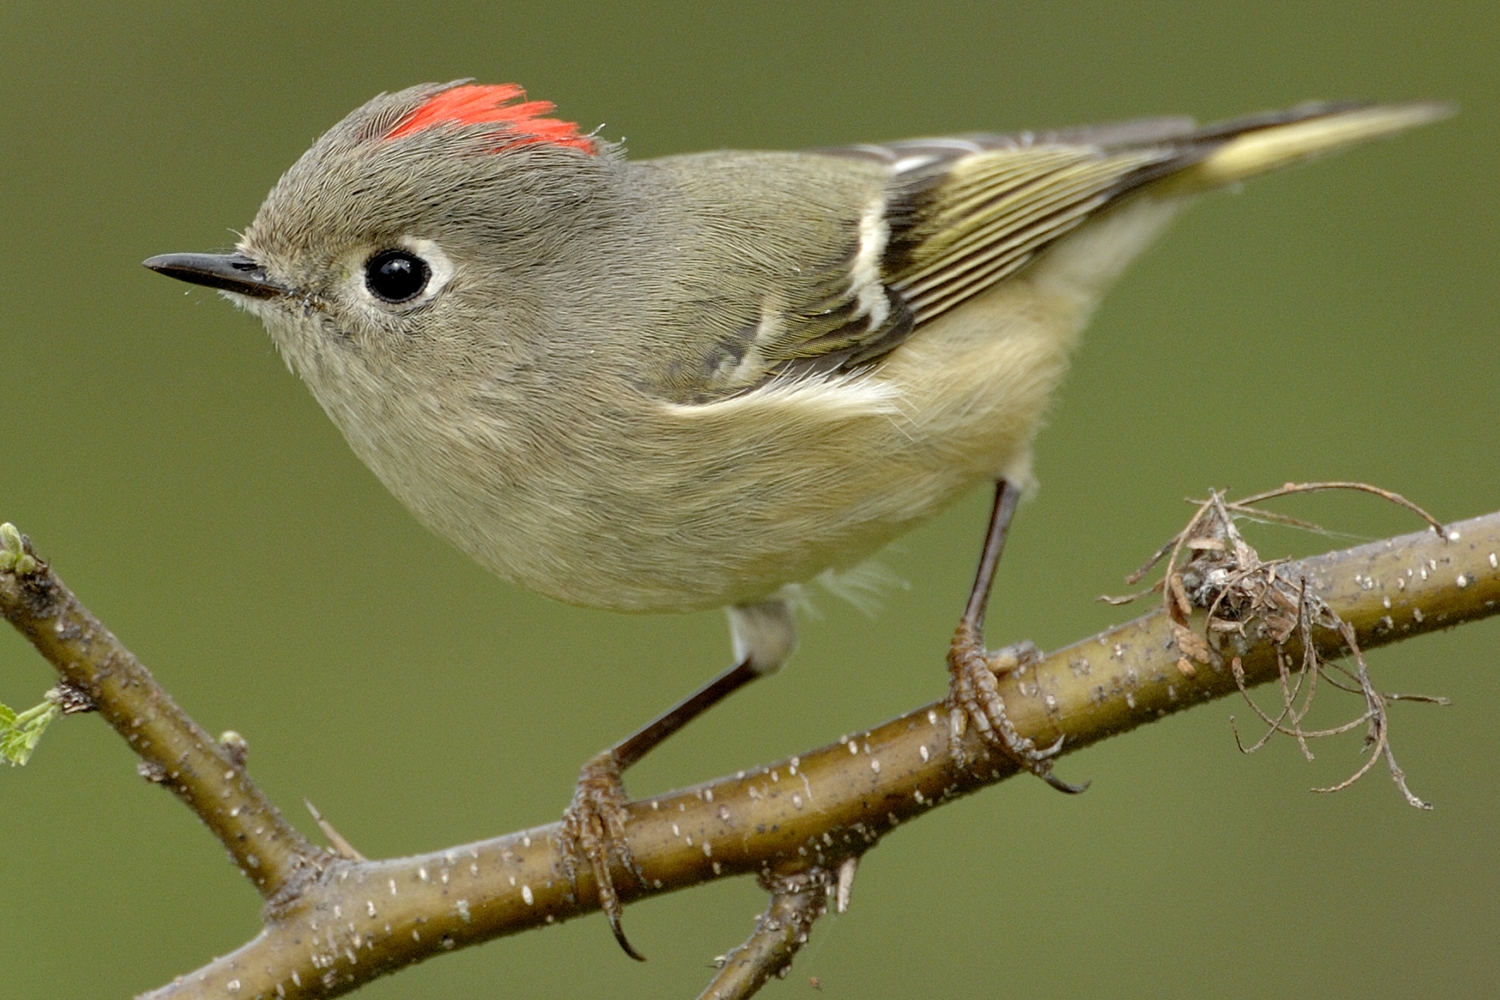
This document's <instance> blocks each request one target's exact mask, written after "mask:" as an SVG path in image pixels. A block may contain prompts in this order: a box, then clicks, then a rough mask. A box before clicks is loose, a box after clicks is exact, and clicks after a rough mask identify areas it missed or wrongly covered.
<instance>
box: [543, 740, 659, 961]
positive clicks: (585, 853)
mask: <svg viewBox="0 0 1500 1000" xmlns="http://www.w3.org/2000/svg"><path fill="white" fill-rule="evenodd" d="M628 801H629V799H628V798H627V797H626V795H625V782H624V781H623V780H622V779H621V777H620V763H619V760H618V759H617V757H616V756H615V754H614V752H613V751H610V750H606V751H605V752H604V753H601V754H600V755H599V756H597V757H595V758H593V759H592V760H590V761H589V762H588V763H587V764H585V765H583V769H582V770H581V771H580V772H579V774H578V784H577V786H575V787H574V789H573V801H572V802H571V803H569V805H568V809H567V811H566V812H565V813H563V821H562V830H561V832H560V833H559V836H558V839H559V842H560V843H559V847H560V848H561V850H560V851H559V855H560V857H561V858H562V865H563V873H564V874H565V875H567V877H568V881H570V882H571V883H572V884H573V892H574V893H575V894H577V893H578V891H579V889H578V885H579V876H580V875H581V874H583V873H584V872H585V871H587V872H588V873H590V874H591V875H592V876H593V878H594V887H595V888H594V891H595V892H597V893H598V894H599V909H601V910H603V911H604V916H605V918H606V919H607V920H608V921H609V929H610V931H611V932H612V933H613V934H614V936H615V940H616V941H618V942H619V944H620V947H621V948H623V949H624V950H625V954H627V955H629V956H630V957H631V958H633V959H635V960H636V961H638V962H644V961H645V960H646V957H645V956H644V955H642V954H641V953H640V952H638V951H636V950H635V949H634V948H632V947H631V945H630V941H629V940H627V939H626V937H625V932H624V931H623V930H622V929H621V928H620V914H621V912H622V911H623V910H624V907H623V906H622V905H621V904H620V897H619V894H618V893H617V892H616V891H615V880H614V875H613V874H612V866H613V865H618V866H619V867H620V868H623V869H624V870H626V871H628V872H630V873H631V874H632V875H634V876H635V878H636V879H637V880H638V881H641V882H644V881H645V879H644V877H643V876H642V875H641V870H640V868H639V867H638V866H637V865H636V863H635V858H634V857H633V856H632V855H631V853H630V845H629V844H628V843H627V842H626V840H625V821H626V819H627V818H628V817H627V815H626V811H625V804H626V803H627V802H628Z"/></svg>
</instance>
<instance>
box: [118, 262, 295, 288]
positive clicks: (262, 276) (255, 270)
mask: <svg viewBox="0 0 1500 1000" xmlns="http://www.w3.org/2000/svg"><path fill="white" fill-rule="evenodd" d="M142 263H143V264H145V265H146V266H147V267H149V268H150V269H151V270H153V271H155V272H156V273H157V274H165V275H166V276H167V277H169V278H176V279H178V280H179V281H188V282H192V283H193V284H195V285H207V286H208V287H209V288H222V289H224V290H225V291H226V292H238V293H239V294H241V295H249V296H251V297H252V298H257V299H273V298H276V297H277V296H281V295H290V294H292V292H291V289H289V288H286V287H284V286H282V285H278V284H277V283H276V282H274V281H272V280H271V279H270V278H268V277H266V269H265V268H263V267H261V266H260V265H259V264H257V263H256V262H255V261H253V260H251V259H250V258H249V257H246V256H245V255H244V254H242V253H164V254H162V255H160V256H159V257H152V258H150V259H148V260H145V261H142Z"/></svg>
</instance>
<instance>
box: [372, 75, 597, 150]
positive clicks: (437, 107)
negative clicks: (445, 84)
mask: <svg viewBox="0 0 1500 1000" xmlns="http://www.w3.org/2000/svg"><path fill="white" fill-rule="evenodd" d="M556 107H557V106H556V105H555V104H553V103H552V102H551V101H528V100H526V91H524V90H522V89H521V88H520V87H518V86H516V85H515V84H513V83H498V84H465V85H464V86H461V87H454V88H452V89H450V90H445V91H443V92H442V93H441V94H437V95H435V96H433V97H431V98H429V99H428V100H427V101H426V102H425V103H424V104H422V105H420V106H418V107H417V108H415V109H414V110H413V111H412V112H411V113H410V114H408V115H407V116H406V117H405V118H403V119H401V120H400V121H399V122H397V123H396V125H395V127H394V128H392V129H391V130H390V131H389V132H387V133H386V134H385V138H387V139H400V138H401V137H402V136H408V135H412V134H414V133H416V132H420V131H422V130H423V129H426V128H432V127H434V126H436V125H444V124H448V123H452V124H455V125H483V124H487V123H491V122H493V123H495V124H500V125H508V126H510V131H511V134H510V135H508V136H506V137H505V138H504V140H502V142H501V143H500V144H499V145H497V146H496V147H495V152H497V153H498V152H500V151H501V150H505V149H514V148H515V147H516V146H529V145H533V144H535V143H540V142H546V143H551V144H553V145H555V146H570V147H572V148H573V149H581V150H583V151H584V152H585V153H597V152H598V150H597V149H596V147H595V146H594V140H593V139H592V138H590V137H589V136H586V135H579V134H578V126H577V124H575V123H573V122H565V121H560V120H558V119H556V118H547V117H544V116H545V115H546V114H547V113H548V112H550V111H553V110H555V109H556Z"/></svg>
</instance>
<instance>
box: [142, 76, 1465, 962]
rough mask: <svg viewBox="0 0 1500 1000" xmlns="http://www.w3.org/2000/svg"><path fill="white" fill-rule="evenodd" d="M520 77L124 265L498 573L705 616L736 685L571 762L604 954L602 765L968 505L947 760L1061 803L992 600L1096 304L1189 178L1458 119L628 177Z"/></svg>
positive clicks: (326, 152) (545, 586)
mask: <svg viewBox="0 0 1500 1000" xmlns="http://www.w3.org/2000/svg"><path fill="white" fill-rule="evenodd" d="M555 110H556V108H555V107H554V105H552V104H551V103H550V102H547V101H541V100H532V99H530V98H529V97H528V96H527V95H526V93H525V91H524V90H522V88H520V87H519V86H517V85H514V84H499V85H484V84H475V83H473V82H471V81H469V80H456V81H451V82H447V83H437V84H424V85H420V86H416V87H411V88H408V89H405V90H401V91H398V92H395V93H389V94H381V95H379V96H377V97H375V98H374V99H373V100H371V101H369V102H368V103H366V104H365V105H363V106H362V107H360V108H358V109H356V110H355V111H353V112H352V113H350V114H349V115H348V116H347V117H345V118H344V119H343V120H342V121H340V122H339V123H338V124H336V125H335V126H334V127H333V128H332V129H330V130H329V131H328V132H327V133H326V134H325V135H323V136H322V137H321V138H320V139H318V140H317V141H316V143H314V145H313V146H312V147H311V148H310V149H309V150H308V151H307V152H306V153H305V154H304V155H303V156H302V157H301V158H300V159H299V160H298V161H297V162H296V163H295V164H293V165H292V167H291V168H290V169H288V170H287V172H286V173H285V174H284V175H283V176H282V177H281V178H280V180H279V181H278V182H277V183H276V184H275V186H274V187H273V188H272V190H271V192H270V194H269V195H268V196H267V198H266V200H265V202H264V204H263V205H262V206H261V208H260V210H259V212H258V213H257V214H256V216H255V218H254V220H253V222H252V223H251V224H250V226H249V227H248V228H247V229H246V230H245V231H244V233H243V236H242V238H241V239H240V240H239V241H238V243H237V244H236V246H235V248H234V249H233V250H232V251H229V252H224V253H173V254H164V255H160V256H156V257H152V258H150V259H149V260H147V261H145V266H146V267H148V268H150V269H152V270H154V271H157V272H159V273H161V274H164V275H167V276H170V277H173V278H178V279H181V280H184V281H188V282H192V283H195V284H198V285H203V286H207V287H209V288H213V289H217V290H219V291H221V292H222V293H223V294H224V295H225V297H227V298H228V299H229V300H230V301H232V302H233V303H235V304H236V305H238V306H240V307H242V308H243V309H245V310H246V311H248V312H250V313H252V314H253V315H255V316H257V317H259V318H260V319H261V320H262V321H263V322H264V325H265V327H266V329H267V331H268V332H269V334H270V336H271V339H272V340H273V341H274V343H275V345H276V347H277V348H278V349H279V351H280V352H281V354H282V355H283V356H284V358H285V359H286V361H287V363H288V365H289V366H290V367H291V368H292V369H293V370H294V371H295V372H296V373H297V374H298V375H300V376H301V378H302V380H303V381H304V382H305V383H306V384H307V386H308V388H309V389H310V390H311V391H312V394H313V396H314V397H315V398H316V399H317V401H318V402H319V403H320V404H321V405H322V407H323V409H324V410H325V411H326V412H327V414H328V416H329V417H330V418H331V419H332V421H333V423H334V424H335V425H336V426H337V427H338V428H339V429H340V430H341V431H342V432H343V435H344V437H345V438H346V440H347V441H348V443H349V445H350V447H351V448H352V449H353V450H354V452H355V453H356V454H357V455H358V456H359V457H360V458H361V459H362V460H363V461H364V463H365V464H366V465H367V466H369V468H370V469H371V470H372V471H373V472H374V473H375V475H376V476H377V477H378V478H379V479H380V480H381V482H382V483H384V484H385V486H386V487H387V488H388V489H389V490H390V491H391V492H392V493H393V494H394V495H395V496H396V497H397V498H398V499H399V500H400V501H401V502H402V503H403V504H404V505H405V506H406V507H407V508H409V509H410V510H411V512H412V513H413V514H414V515H415V516H416V518H417V519H418V520H419V521H420V522H422V523H423V524H424V525H426V526H427V527H428V528H430V529H431V530H433V531H434V532H436V533H437V534H438V535H440V536H442V537H443V538H445V539H447V540H448V541H450V542H451V543H452V544H454V545H455V546H456V547H458V548H459V549H460V550H462V551H463V552H465V553H467V554H468V555H469V556H471V557H473V558H474V559H475V560H477V561H478V562H479V563H480V564H482V565H483V566H485V567H487V568H488V569H490V570H492V571H493V572H495V573H496V574H498V575H499V576H501V577H503V578H505V579H507V580H510V581H513V582H515V583H517V584H519V585H521V586H523V587H526V588H529V589H531V590H533V591H537V592H539V593H541V594H545V595H547V596H549V597H552V598H555V599H557V600H560V601H564V602H567V603H570V604H575V605H582V606H585V607H593V608H607V609H612V610H616V611H623V612H647V613H649V612H684V611H694V610H701V609H708V608H724V609H726V610H727V614H728V618H729V626H730V635H731V641H732V646H733V650H734V655H733V661H732V666H731V667H730V668H729V669H728V670H726V671H724V672H723V673H721V674H719V675H718V676H717V677H715V678H714V679H713V680H712V681H710V682H709V683H708V684H706V685H705V686H704V687H702V688H701V689H699V690H698V691H696V692H694V693H693V694H691V695H689V696H688V697H687V698H685V699H684V700H683V701H681V702H680V703H678V704H677V705H676V706H674V707H673V708H671V709H669V710H668V711H667V712H665V713H664V714H663V715H662V716H660V717H658V718H657V719H656V720H654V721H653V722H651V723H649V724H648V725H646V726H644V727H642V728H641V729H640V730H638V731H637V732H635V733H634V734H632V735H631V736H629V737H627V738H626V739H624V740H621V741H620V742H618V743H616V744H614V745H613V746H612V747H610V748H609V749H607V750H605V751H603V752H601V753H600V754H599V755H597V756H596V757H594V758H592V759H591V760H590V761H588V762H587V763H586V764H585V765H584V766H583V768H582V770H581V772H580V777H579V782H578V785H577V786H576V788H575V792H574V796H573V799H572V801H571V803H570V805H569V807H568V809H567V812H566V813H565V816H564V823H563V824H562V827H561V830H562V833H561V834H560V837H561V840H562V847H563V852H562V856H563V857H564V864H565V865H566V867H567V875H568V876H569V877H570V878H571V879H572V880H573V883H574V885H575V887H576V886H578V885H579V884H580V882H579V877H580V875H582V874H583V873H588V874H590V875H592V878H593V882H594V886H595V891H596V892H597V893H598V896H599V900H600V904H601V908H602V909H603V911H604V912H605V914H606V916H607V918H608V921H609V925H610V928H611V930H612V932H613V933H614V936H615V938H616V939H617V940H618V941H619V943H620V945H621V946H622V947H623V948H624V950H625V951H626V953H627V954H629V955H631V956H632V957H635V958H639V957H640V955H639V953H637V952H636V951H635V950H634V948H633V947H632V946H631V945H630V943H629V941H628V939H627V938H626V937H625V935H624V932H623V930H622V929H621V920H620V912H621V903H620V900H619V895H618V892H617V890H616V888H615V884H616V879H617V878H621V877H632V876H633V877H636V878H639V877H640V876H639V870H638V869H637V868H636V866H635V864H634V861H633V858H632V857H631V855H630V852H629V846H628V829H627V828H626V822H625V815H626V814H625V811H624V804H625V802H626V801H627V799H626V794H625V789H624V784H623V773H624V771H625V770H626V769H628V768H629V767H630V766H631V765H633V764H634V763H636V762H638V761H639V760H640V759H641V758H642V757H643V756H644V755H645V754H646V753H647V752H649V751H650V750H651V749H652V748H653V747H655V746H657V745H659V744H660V743H661V742H662V740H664V739H666V738H667V737H668V736H670V735H671V734H672V733H673V732H676V731H677V730H679V729H681V728H682V727H683V726H684V725H686V724H687V723H688V722H689V721H691V720H692V719H693V718H695V717H696V716H698V715H700V714H701V713H702V712H703V711H705V710H706V709H707V708H709V707H710V706H712V705H713V704H715V703H717V702H718V701H720V700H722V699H723V698H724V697H726V696H727V695H728V694H729V693H731V692H732V691H734V690H736V689H738V688H740V687H742V686H743V685H745V684H747V683H749V682H750V681H752V680H754V679H756V678H759V677H762V676H766V675H768V674H771V673H774V672H776V671H777V670H778V669H779V668H780V667H781V666H782V664H783V663H785V661H786V660H787V659H788V657H790V656H791V654H792V651H793V649H794V648H795V645H796V639H797V628H796V623H795V620H794V615H793V609H792V599H793V592H794V590H793V589H794V588H795V587H796V586H797V585H799V584H801V583H802V582H804V581H807V580H810V579H812V578H815V577H817V576H818V575H819V574H821V573H823V572H825V571H828V570H830V569H833V570H837V569H843V568H848V567H852V566H857V565H859V564H860V563H862V562H863V561H865V560H867V559H869V558H870V557H872V556H873V555H874V554H875V553H877V552H878V551H879V550H880V549H881V548H882V547H883V546H885V545H886V543H887V542H889V541H891V540H892V539H893V538H895V537H897V536H899V535H901V534H902V533H904V532H906V531H908V530H910V529H911V528H913V527H915V526H916V525H917V524H919V523H921V522H923V521H924V520H926V519H928V518H930V517H932V516H934V515H935V514H937V513H938V512H940V511H941V510H943V509H944V508H946V507H948V506H949V505H951V504H953V503H954V502H955V501H957V500H958V499H959V498H960V497H962V496H964V495H966V494H968V493H969V492H970V491H971V490H973V489H975V488H978V487H979V486H981V485H988V486H991V487H993V489H994V505H993V508H992V511H991V517H990V522H989V526H988V530H987V532H986V535H985V542H984V545H983V547H982V549H981V554H980V559H979V569H978V572H977V573H976V577H975V581H974V585H973V587H972V589H971V592H970V596H969V599H968V601H967V603H966V606H965V608H964V609H963V612H962V614H961V615H960V619H959V625H958V627H957V629H956V630H955V632H954V637H953V641H952V643H951V646H950V649H949V650H948V656H947V660H948V670H949V675H950V676H949V695H948V704H949V708H950V722H951V729H952V732H953V735H954V737H955V738H954V740H953V747H954V750H953V752H954V753H955V754H957V755H961V750H960V749H959V740H958V737H961V736H962V735H963V734H964V732H965V731H966V730H967V729H968V728H969V727H973V728H974V729H976V730H977V731H978V733H979V736H980V738H981V739H982V740H983V741H984V742H985V743H986V744H987V745H989V746H991V747H993V748H994V749H996V750H997V751H998V752H1000V753H1002V754H1005V755H1007V756H1009V757H1010V758H1012V759H1014V760H1015V761H1016V762H1017V763H1019V764H1020V765H1022V766H1023V767H1024V768H1026V769H1027V770H1029V771H1031V772H1033V773H1035V774H1036V775H1038V776H1039V777H1041V778H1043V779H1044V780H1046V781H1048V783H1049V784H1052V785H1053V786H1054V787H1057V788H1058V789H1060V790H1062V791H1066V792H1076V791H1079V790H1081V787H1082V786H1078V785H1072V784H1069V783H1067V782H1064V781H1062V780H1061V779H1060V778H1058V777H1057V776H1056V775H1055V774H1054V773H1053V771H1052V766H1051V765H1052V759H1053V756H1054V755H1055V753H1056V752H1057V751H1058V750H1059V749H1060V746H1052V747H1038V746H1035V745H1034V744H1033V743H1032V742H1031V741H1030V740H1029V739H1027V738H1025V737H1024V736H1022V735H1021V734H1019V733H1018V732H1016V730H1015V729H1014V728H1013V727H1012V726H1011V725H1010V723H1009V721H1008V719H1007V717H1006V713H1005V706H1004V701H1003V699H1002V698H1001V697H1000V695H999V694H998V690H997V683H996V674H997V671H998V672H1000V673H1004V672H1005V670H1006V666H1005V664H1006V663H1007V662H1009V663H1011V664H1014V663H1015V662H1016V660H1015V658H1014V657H1012V658H1010V659H1009V660H1006V658H1005V657H996V656H995V655H993V654H989V653H987V651H986V649H985V647H984V639H983V622H984V612H985V605H986V602H987V600H988V597H989V590H990V584H991V581H992V579H993V576H994V573H995V570H996V565H997V563H998V561H999V558H1000V554H1001V552H1002V550H1003V546H1004V542H1005V538H1006V534H1007V531H1008V528H1009V525H1010V522H1011V519H1012V517H1013V515H1014V513H1015V509H1016V505H1017V502H1018V499H1019V497H1020V495H1021V493H1022V491H1023V490H1024V489H1025V488H1027V486H1028V485H1029V484H1030V482H1031V455H1032V444H1033V439H1034V437H1035V435H1036V433H1037V430H1038V427H1039V424H1040V422H1041V420H1042V418H1043V416H1044V414H1045V413H1046V411H1047V406H1048V401H1049V399H1050V397H1051V395H1052V393H1053V390H1054V389H1055V388H1056V387H1057V385H1058V383H1059V381H1060V380H1061V379H1062V377H1063V375H1064V372H1065V370H1066V368H1067V365H1068V360H1069V357H1070V355H1071V353H1072V352H1073V350H1074V348H1075V347H1076V345H1077V342H1078V339H1079V334H1080V332H1081V331H1082V329H1083V327H1084V326H1085V324H1086V322H1087V320H1088V318H1089V316H1090V313H1091V312H1092V310H1093V309H1094V307H1095V306H1096V304H1097V303H1098V302H1099V300H1100V298H1101V296H1102V295H1103V294H1104V292H1105V291H1106V289H1107V288H1108V287H1109V286H1110V284H1111V283H1112V282H1113V281H1114V280H1115V279H1116V278H1117V277H1118V276H1119V274H1120V273H1121V271H1122V270H1123V269H1124V267H1125V266H1126V265H1127V264H1128V263H1129V262H1130V261H1131V260H1132V259H1133V258H1134V257H1135V256H1136V255H1137V254H1139V253H1140V252H1141V251H1142V250H1143V249H1144V248H1145V247H1146V246H1147V245H1148V244H1149V243H1150V242H1151V241H1152V239H1153V238H1154V237H1156V236H1157V234H1158V233H1160V232H1161V230H1162V229H1163V228H1164V227H1165V226H1166V225H1167V223H1168V222H1169V221H1170V220H1171V219H1172V218H1173V216H1175V215H1176V214H1177V213H1178V212H1179V211H1180V210H1181V209H1182V208H1183V207H1184V206H1186V205H1187V204H1189V203H1190V202H1191V201H1193V200H1194V198H1195V197H1196V196H1197V195H1199V194H1201V193H1203V192H1205V191H1208V190H1210V189H1213V188H1220V187H1225V186H1230V185H1238V184H1239V183H1240V182H1242V181H1245V180H1248V179H1250V178H1252V177H1255V176H1257V175H1259V174H1262V173H1265V172H1267V171H1269V170H1272V169H1275V168H1278V167H1281V166H1285V165H1288V164H1291V163H1296V162H1300V161H1303V160H1307V159H1309V158H1312V157H1315V156H1317V155H1320V154H1322V153H1326V152H1329V151H1332V150H1334V149H1338V148H1340V147H1343V146H1347V145H1351V144H1354V143H1358V142H1362V141H1365V140H1369V139H1374V138H1379V137H1384V136H1389V135H1393V134H1395V133H1397V132H1400V131H1403V130H1405V129H1408V128H1410V127H1413V126H1416V125H1420V124H1424V123H1427V122H1431V121H1434V120H1436V119H1438V118H1441V117H1444V116H1445V115H1447V114H1449V113H1450V110H1451V109H1450V108H1449V107H1448V106H1447V105H1445V104H1442V103H1438V102H1420V101H1419V102H1409V103H1400V104H1385V105H1381V104H1368V103H1352V102H1345V103H1307V104H1302V105H1299V106H1296V107H1293V108H1290V109H1287V110H1282V111H1274V112H1269V113H1263V114H1257V115H1251V116H1248V117H1244V118H1239V119H1234V120H1231V121H1227V122H1221V123H1218V124H1211V125H1207V126H1199V125H1197V124H1196V123H1195V122H1194V121H1193V120H1192V119H1189V118H1182V117H1158V118H1146V119H1141V120H1135V121H1126V122H1120V123H1115V124H1107V125H1100V126H1090V127H1080V128H1068V129H1058V130H1051V131H1037V132H1022V133H1016V134H967V135H956V136H946V137H936V138H925V139H913V140H904V141H897V142H887V143H870V144H860V145H849V146H836V147H828V148H818V149H808V150H800V151H732V150H730V151H713V152H703V153H695V154H686V155H674V156H666V157H661V158H657V159H643V160H635V159H630V158H628V157H627V156H626V155H625V152H624V149H623V147H622V146H621V145H620V144H618V143H612V142H610V141H608V140H606V139H605V138H603V137H602V136H601V135H600V134H599V133H598V131H597V130H596V131H595V132H589V133H585V132H583V131H581V130H580V129H579V127H578V126H577V125H576V124H575V123H573V122H568V121H564V120H562V119H560V118H557V117H554V116H553V112H554V111H555Z"/></svg>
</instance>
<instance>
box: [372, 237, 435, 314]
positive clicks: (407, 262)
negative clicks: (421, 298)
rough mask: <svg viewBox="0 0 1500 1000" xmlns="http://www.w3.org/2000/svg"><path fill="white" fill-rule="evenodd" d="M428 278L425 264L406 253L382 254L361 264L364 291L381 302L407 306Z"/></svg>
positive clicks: (398, 251)
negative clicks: (363, 264)
mask: <svg viewBox="0 0 1500 1000" xmlns="http://www.w3.org/2000/svg"><path fill="white" fill-rule="evenodd" d="M431 277H432V268H430V267H428V266H427V262H426V261H424V260H423V259H422V258H421V257H418V256H417V255H416V254H414V253H410V252H408V251H406V250H382V251H380V253H378V254H376V255H375V256H373V257H371V258H370V259H369V261H368V262H367V263H366V264H365V287H366V288H368V289H369V290H370V294H371V295H373V296H375V297H376V298H377V299H380V300H382V301H385V302H391V303H399V302H410V301H411V300H412V299H414V298H416V297H417V296H418V295H421V294H422V289H424V288H426V287H427V280H428V279H429V278H431Z"/></svg>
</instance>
